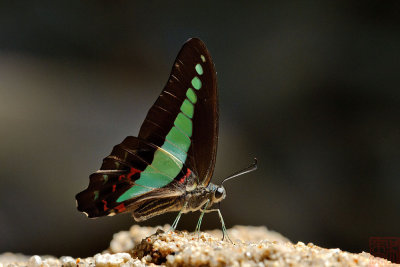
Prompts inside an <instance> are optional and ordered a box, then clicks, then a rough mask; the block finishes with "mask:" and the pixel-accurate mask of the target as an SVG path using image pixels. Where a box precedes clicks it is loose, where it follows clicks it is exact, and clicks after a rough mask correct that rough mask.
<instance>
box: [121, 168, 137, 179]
mask: <svg viewBox="0 0 400 267" xmlns="http://www.w3.org/2000/svg"><path fill="white" fill-rule="evenodd" d="M140 172H141V170H138V169H135V168H132V167H131V169H130V170H129V173H128V174H121V175H120V176H119V177H118V181H121V180H123V179H128V180H130V179H131V178H132V176H133V175H135V174H136V173H140Z"/></svg>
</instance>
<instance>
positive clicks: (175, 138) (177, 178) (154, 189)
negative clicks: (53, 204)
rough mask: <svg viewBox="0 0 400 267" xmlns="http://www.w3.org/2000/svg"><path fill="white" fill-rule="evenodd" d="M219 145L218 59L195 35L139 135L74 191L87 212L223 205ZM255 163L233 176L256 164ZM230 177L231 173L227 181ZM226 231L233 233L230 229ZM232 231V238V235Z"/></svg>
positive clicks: (146, 214) (141, 216) (144, 214)
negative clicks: (216, 178)
mask: <svg viewBox="0 0 400 267" xmlns="http://www.w3.org/2000/svg"><path fill="white" fill-rule="evenodd" d="M217 144H218V92H217V79H216V71H215V67H214V63H213V61H212V59H211V56H210V53H209V52H208V50H207V48H206V46H205V44H204V43H203V42H202V41H201V40H200V39H197V38H192V39H189V40H188V41H187V42H186V43H185V44H184V45H183V47H182V48H181V50H180V52H179V54H178V56H177V58H176V60H175V62H174V65H173V67H172V71H171V74H170V76H169V78H168V81H167V84H166V85H165V87H164V89H163V90H162V92H161V94H160V96H159V97H158V99H157V100H156V102H155V103H154V104H153V106H152V107H151V108H150V110H149V112H148V113H147V116H146V118H145V120H144V122H143V124H142V126H141V128H140V131H139V135H138V137H134V136H128V137H126V138H125V140H123V141H122V143H121V144H119V145H116V146H115V147H114V148H113V150H112V152H111V154H110V155H109V156H107V157H106V158H104V159H103V164H102V165H101V168H100V170H98V171H96V172H95V173H93V174H92V175H90V182H89V186H88V188H87V189H85V190H84V191H82V192H80V193H79V194H77V195H76V200H77V207H78V210H79V211H81V212H84V213H85V214H86V215H87V216H88V217H89V218H95V217H100V216H105V215H108V216H112V215H115V214H118V213H123V212H130V213H132V216H133V218H134V219H135V220H136V221H144V220H146V219H149V218H151V217H153V216H156V215H159V214H163V213H166V212H176V211H178V212H179V214H178V216H177V218H176V219H175V221H174V223H173V224H172V228H173V229H175V228H176V226H177V224H178V221H179V218H180V216H181V214H182V213H187V212H189V211H197V210H200V211H201V212H202V213H201V215H200V219H199V221H198V224H197V227H196V231H200V225H201V221H202V218H203V215H204V213H205V212H211V211H217V212H218V213H219V216H220V220H221V223H222V229H223V233H224V236H225V235H226V228H225V224H224V221H223V218H222V215H221V212H220V211H219V209H210V207H211V206H212V205H213V204H215V203H218V202H220V201H222V200H223V199H224V198H225V196H226V192H225V189H224V187H223V186H222V184H221V185H215V184H213V183H211V182H210V180H211V177H212V175H213V172H214V166H215V160H216V154H217ZM256 167H257V165H256V162H255V163H254V164H253V165H252V166H250V167H248V168H247V169H245V170H243V171H241V172H240V173H236V174H234V175H232V176H231V177H228V178H227V179H230V178H233V177H235V176H237V175H240V174H243V173H246V172H249V171H252V170H253V169H255V168H256ZM227 179H226V180H227ZM226 236H227V235H226ZM228 238H229V237H228Z"/></svg>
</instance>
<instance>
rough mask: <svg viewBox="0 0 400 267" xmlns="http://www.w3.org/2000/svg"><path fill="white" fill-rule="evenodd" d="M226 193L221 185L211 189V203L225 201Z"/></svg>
mask: <svg viewBox="0 0 400 267" xmlns="http://www.w3.org/2000/svg"><path fill="white" fill-rule="evenodd" d="M225 197H226V191H225V188H224V187H223V186H222V185H216V186H215V187H214V188H213V203H217V202H220V201H222V200H223V199H225Z"/></svg>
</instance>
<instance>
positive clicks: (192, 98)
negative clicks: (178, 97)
mask: <svg viewBox="0 0 400 267" xmlns="http://www.w3.org/2000/svg"><path fill="white" fill-rule="evenodd" d="M186 97H187V98H188V99H189V100H190V102H192V103H193V104H196V102H197V96H196V93H195V92H194V91H193V89H192V88H189V89H188V90H187V91H186Z"/></svg>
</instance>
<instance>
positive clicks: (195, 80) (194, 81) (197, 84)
mask: <svg viewBox="0 0 400 267" xmlns="http://www.w3.org/2000/svg"><path fill="white" fill-rule="evenodd" d="M192 85H193V87H194V89H197V90H200V88H201V81H200V79H199V77H197V76H195V77H194V78H193V79H192Z"/></svg>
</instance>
